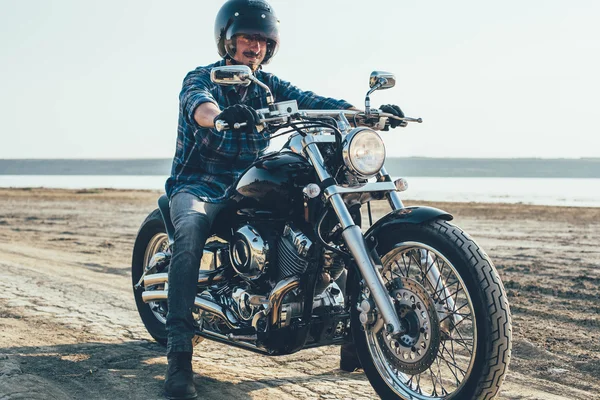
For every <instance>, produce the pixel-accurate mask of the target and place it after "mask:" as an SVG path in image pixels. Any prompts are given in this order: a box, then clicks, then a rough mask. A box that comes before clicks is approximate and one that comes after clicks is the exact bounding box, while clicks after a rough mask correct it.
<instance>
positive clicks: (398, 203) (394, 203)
mask: <svg viewBox="0 0 600 400" xmlns="http://www.w3.org/2000/svg"><path fill="white" fill-rule="evenodd" d="M379 176H389V174H388V172H387V170H386V169H385V167H382V168H381V170H380V171H379ZM390 179H391V177H390ZM385 197H387V200H388V203H390V207H391V208H392V210H400V209H403V208H404V204H403V203H402V199H401V198H400V194H398V192H396V191H395V190H393V191H390V192H387V193H386V194H385Z"/></svg>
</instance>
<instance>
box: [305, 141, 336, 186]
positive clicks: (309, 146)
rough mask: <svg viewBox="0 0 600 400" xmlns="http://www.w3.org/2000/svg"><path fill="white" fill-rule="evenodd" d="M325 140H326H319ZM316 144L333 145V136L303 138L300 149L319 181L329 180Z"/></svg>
mask: <svg viewBox="0 0 600 400" xmlns="http://www.w3.org/2000/svg"><path fill="white" fill-rule="evenodd" d="M321 139H327V140H321ZM316 143H335V137H334V136H329V135H328V136H305V137H303V138H302V148H303V151H304V153H306V155H307V156H308V159H309V161H310V163H311V164H312V166H313V168H314V169H315V172H316V173H317V176H318V177H319V179H320V180H321V181H324V180H325V179H327V178H330V177H331V175H329V172H327V170H326V169H325V167H324V165H325V160H324V159H323V156H322V155H321V152H320V151H319V148H318V147H317V146H316Z"/></svg>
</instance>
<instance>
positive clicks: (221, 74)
mask: <svg viewBox="0 0 600 400" xmlns="http://www.w3.org/2000/svg"><path fill="white" fill-rule="evenodd" d="M251 76H252V70H251V69H250V67H248V66H247V65H224V66H221V67H215V68H213V69H211V70H210V81H211V82H212V83H216V84H217V85H223V86H249V85H250V84H251V83H252V79H251V78H250V77H251Z"/></svg>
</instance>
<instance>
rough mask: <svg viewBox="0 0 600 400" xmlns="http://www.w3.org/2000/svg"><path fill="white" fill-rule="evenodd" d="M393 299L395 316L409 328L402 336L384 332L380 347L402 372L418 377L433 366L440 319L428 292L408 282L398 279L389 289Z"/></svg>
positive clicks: (438, 338) (392, 282)
mask: <svg viewBox="0 0 600 400" xmlns="http://www.w3.org/2000/svg"><path fill="white" fill-rule="evenodd" d="M386 287H387V289H388V291H389V294H390V296H391V297H392V298H393V299H394V305H395V308H396V313H397V314H398V317H399V318H400V320H401V321H402V324H403V325H404V326H405V327H406V328H407V329H406V331H405V332H404V333H402V334H400V335H390V334H388V333H386V332H385V331H384V330H381V331H380V332H379V333H378V335H377V340H378V342H379V346H380V348H381V349H382V351H383V353H384V354H385V355H386V358H387V359H388V361H389V362H390V363H391V364H392V365H393V366H394V367H395V368H397V369H398V370H399V371H402V372H404V373H406V374H410V375H417V374H420V373H421V372H424V371H426V370H427V369H428V368H429V367H430V366H431V364H433V362H434V360H435V358H436V356H437V353H438V350H439V347H440V329H439V318H438V315H437V311H436V308H435V304H434V302H433V300H432V299H431V297H430V295H429V293H428V292H427V290H426V289H425V288H424V287H423V286H422V285H421V284H419V283H418V282H416V281H415V280H413V279H408V278H396V279H393V280H392V281H390V282H388V284H387V285H386Z"/></svg>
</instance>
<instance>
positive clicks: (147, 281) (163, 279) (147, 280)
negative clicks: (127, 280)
mask: <svg viewBox="0 0 600 400" xmlns="http://www.w3.org/2000/svg"><path fill="white" fill-rule="evenodd" d="M168 281H169V274H168V273H161V274H152V275H147V276H145V277H144V287H148V286H152V285H160V284H161V283H167V282H168Z"/></svg>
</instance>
